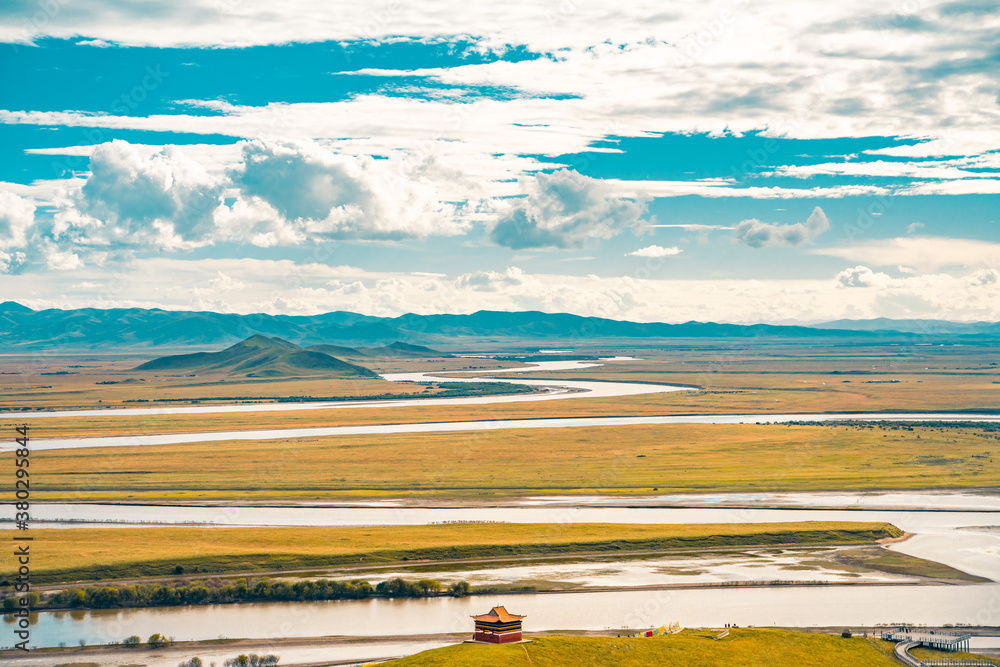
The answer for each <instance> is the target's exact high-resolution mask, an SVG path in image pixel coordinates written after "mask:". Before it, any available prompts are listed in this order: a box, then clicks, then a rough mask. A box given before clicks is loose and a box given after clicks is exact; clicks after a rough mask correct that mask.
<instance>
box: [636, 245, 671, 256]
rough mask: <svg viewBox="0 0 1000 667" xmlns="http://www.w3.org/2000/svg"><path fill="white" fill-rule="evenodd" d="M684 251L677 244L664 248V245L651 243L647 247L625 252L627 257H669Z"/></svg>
mask: <svg viewBox="0 0 1000 667" xmlns="http://www.w3.org/2000/svg"><path fill="white" fill-rule="evenodd" d="M681 252H683V251H682V250H681V249H680V248H678V247H677V246H671V247H669V248H664V247H663V246H658V245H650V246H646V247H645V248H639V249H638V250H633V251H632V252H627V253H625V256H626V257H669V256H671V255H679V254H681Z"/></svg>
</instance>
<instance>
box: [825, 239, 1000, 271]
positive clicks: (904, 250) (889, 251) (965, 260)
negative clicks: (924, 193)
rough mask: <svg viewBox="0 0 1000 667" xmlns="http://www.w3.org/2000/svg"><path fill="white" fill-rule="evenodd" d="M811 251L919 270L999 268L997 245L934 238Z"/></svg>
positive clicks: (999, 249)
mask: <svg viewBox="0 0 1000 667" xmlns="http://www.w3.org/2000/svg"><path fill="white" fill-rule="evenodd" d="M812 252H813V253H814V254H817V255H828V256H830V257H840V258H842V259H846V260H849V261H857V262H864V263H865V264H869V265H872V266H895V265H900V264H902V265H905V266H913V267H917V268H919V269H922V270H935V269H940V268H943V267H950V266H958V267H967V268H971V267H975V266H1000V243H993V242H990V241H977V240H971V239H954V238H945V237H934V236H912V237H899V238H891V239H878V240H872V241H869V242H867V243H857V244H855V245H851V246H843V247H836V248H817V249H815V250H812Z"/></svg>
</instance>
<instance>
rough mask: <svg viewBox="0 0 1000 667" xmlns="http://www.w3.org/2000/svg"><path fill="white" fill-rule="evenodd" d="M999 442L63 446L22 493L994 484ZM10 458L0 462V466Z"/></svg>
mask: <svg viewBox="0 0 1000 667" xmlns="http://www.w3.org/2000/svg"><path fill="white" fill-rule="evenodd" d="M40 430H41V429H39V431H40ZM36 435H37V437H45V436H44V434H42V433H37V434H36ZM998 440H1000V432H998V431H997V430H996V425H991V424H981V425H968V426H960V425H939V426H912V425H883V426H878V425H849V424H828V425H797V426H789V425H750V424H748V425H724V424H667V425H642V426H640V425H633V426H602V427H600V428H560V429H533V430H511V431H502V430H501V431H471V432H460V433H409V434H393V435H369V436H331V437H313V438H296V439H289V440H266V441H257V442H252V441H249V442H231V443H224V442H223V443H192V444H185V445H169V446H159V447H119V448H105V449H101V448H91V449H67V450H52V451H38V452H35V453H34V454H33V455H32V462H31V465H32V468H31V469H32V495H33V497H34V498H35V499H37V500H57V499H59V500H108V499H125V500H144V501H154V500H187V501H198V500H206V499H234V500H251V499H275V498H282V499H295V500H306V499H324V498H325V499H332V498H371V497H378V496H380V495H381V496H387V495H392V496H396V497H399V496H416V497H420V496H428V497H439V498H490V497H494V498H495V497H504V496H507V497H516V496H523V495H536V494H543V493H560V494H562V493H567V492H570V493H573V492H578V493H594V492H597V493H611V494H628V493H636V494H649V493H656V492H659V493H666V492H673V493H679V492H688V493H705V492H713V491H718V490H723V489H724V490H726V491H729V492H739V491H833V490H875V489H926V488H953V489H954V488H984V487H989V486H997V485H1000V443H998ZM497 452H503V455H502V456H498V455H497ZM12 458H13V452H9V453H4V454H2V455H0V467H6V466H7V465H11V466H12V465H13V463H12V461H10V459H12ZM192 461H197V465H192V463H191V462H192ZM401 461H405V465H401V464H400V462H401ZM512 462H513V463H512ZM11 479H13V478H11ZM12 492H13V491H11V493H12Z"/></svg>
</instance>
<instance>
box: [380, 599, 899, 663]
mask: <svg viewBox="0 0 1000 667" xmlns="http://www.w3.org/2000/svg"><path fill="white" fill-rule="evenodd" d="M511 604H513V602H512V603H511ZM486 606H488V605H486ZM514 611H516V607H515V608H514ZM667 613H668V614H669V610H668V612H667ZM664 620H665V621H666V620H672V619H664ZM470 627H471V626H470ZM718 632H719V631H718V630H716V631H714V632H713V631H711V630H685V631H683V632H682V633H680V634H677V635H665V636H662V637H652V638H649V639H638V638H637V639H632V638H624V637H622V638H619V637H564V636H549V637H536V638H534V639H532V640H531V642H529V643H526V644H505V645H498V646H491V645H486V644H458V645H455V646H446V647H445V648H439V649H434V650H431V651H424V652H423V653H418V654H416V655H412V656H409V657H407V658H402V659H400V660H393V661H391V662H387V663H385V664H386V665H387V666H391V667H529V666H532V665H533V666H534V667H581V665H587V666H589V667H605V666H606V667H654V666H655V667H723V666H725V667H807V666H808V667H820V666H822V667H891V666H892V665H895V664H897V663H896V662H895V661H894V660H893V659H892V658H891V657H889V656H887V655H886V654H885V653H884V652H883V651H882V650H880V647H878V646H877V643H880V642H882V640H881V639H864V638H853V639H844V638H842V637H840V636H837V635H827V634H822V633H809V632H794V631H789V630H774V629H757V630H748V629H742V628H740V629H734V630H730V634H729V636H728V637H725V638H724V639H721V640H716V639H714V635H715V634H717V633H718ZM470 634H471V630H470ZM890 646H891V645H890Z"/></svg>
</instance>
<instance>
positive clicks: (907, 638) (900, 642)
mask: <svg viewBox="0 0 1000 667" xmlns="http://www.w3.org/2000/svg"><path fill="white" fill-rule="evenodd" d="M882 639H886V640H888V641H894V642H897V644H896V648H895V649H894V650H893V653H894V654H895V656H896V657H897V658H898V659H899V661H900V662H902V663H903V664H904V665H907V666H908V667H945V666H947V667H961V666H968V667H997V665H998V664H1000V663H997V662H996V661H994V660H990V659H988V658H983V659H968V658H963V659H956V660H930V661H924V660H920V659H919V658H916V657H914V656H912V655H910V652H909V651H910V649H911V648H917V647H918V646H926V647H927V648H935V649H938V650H939V651H968V650H969V644H970V640H971V639H972V635H970V634H960V635H953V634H947V633H940V632H913V631H911V630H904V629H902V628H901V629H898V630H890V631H887V632H883V633H882Z"/></svg>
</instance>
